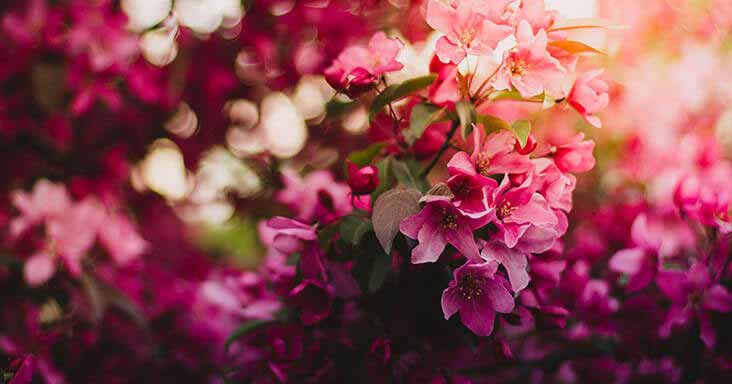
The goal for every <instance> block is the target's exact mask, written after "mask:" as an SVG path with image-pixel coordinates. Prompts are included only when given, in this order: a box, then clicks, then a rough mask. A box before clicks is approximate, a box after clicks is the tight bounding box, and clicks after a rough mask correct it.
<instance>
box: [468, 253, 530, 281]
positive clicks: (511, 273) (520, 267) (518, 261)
mask: <svg viewBox="0 0 732 384" xmlns="http://www.w3.org/2000/svg"><path fill="white" fill-rule="evenodd" d="M480 256H481V257H482V258H483V259H484V260H491V259H495V260H497V261H498V262H499V263H500V264H501V265H503V267H504V268H506V272H508V280H509V282H511V289H513V291H514V292H518V291H520V290H522V289H524V288H526V286H527V285H529V280H530V278H529V273H528V272H527V271H526V267H527V266H528V261H527V259H526V255H525V254H524V253H522V252H519V251H516V250H515V249H511V248H508V247H506V246H505V245H503V244H501V243H489V244H486V246H485V247H483V250H482V251H481V252H480Z"/></svg>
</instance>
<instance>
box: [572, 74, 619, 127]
mask: <svg viewBox="0 0 732 384" xmlns="http://www.w3.org/2000/svg"><path fill="white" fill-rule="evenodd" d="M601 74H602V70H597V71H591V72H587V73H583V74H582V75H580V76H579V77H578V78H577V80H576V81H575V82H574V85H573V86H572V90H571V91H569V95H568V96H567V102H568V103H569V105H571V106H572V107H573V108H574V109H576V110H577V112H579V113H580V115H582V118H584V119H585V120H586V121H587V122H588V123H590V124H592V125H594V126H595V127H597V128H600V127H602V122H601V121H600V118H599V117H597V116H595V114H596V113H598V112H600V111H602V110H603V109H605V107H607V105H608V103H609V102H610V96H609V95H608V90H609V87H608V85H607V83H606V82H605V81H604V80H602V79H600V78H598V77H599V76H600V75H601Z"/></svg>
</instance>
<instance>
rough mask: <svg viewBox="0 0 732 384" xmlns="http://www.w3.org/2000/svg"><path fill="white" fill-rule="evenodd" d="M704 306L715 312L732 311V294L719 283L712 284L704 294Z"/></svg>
mask: <svg viewBox="0 0 732 384" xmlns="http://www.w3.org/2000/svg"><path fill="white" fill-rule="evenodd" d="M702 305H703V306H704V308H706V309H709V310H712V311H717V312H732V294H730V293H729V291H727V289H726V288H725V287H723V286H721V285H719V284H715V285H713V286H712V287H711V288H709V289H708V290H707V292H706V294H705V295H704V301H703V303H702Z"/></svg>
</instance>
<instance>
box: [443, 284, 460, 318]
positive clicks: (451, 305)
mask: <svg viewBox="0 0 732 384" xmlns="http://www.w3.org/2000/svg"><path fill="white" fill-rule="evenodd" d="M441 303H442V313H443V314H444V315H445V320H447V319H449V318H450V317H452V315H454V314H455V312H457V311H458V310H459V309H460V306H461V305H462V298H461V296H460V292H459V291H458V289H457V288H455V287H447V288H445V290H444V291H442V300H441Z"/></svg>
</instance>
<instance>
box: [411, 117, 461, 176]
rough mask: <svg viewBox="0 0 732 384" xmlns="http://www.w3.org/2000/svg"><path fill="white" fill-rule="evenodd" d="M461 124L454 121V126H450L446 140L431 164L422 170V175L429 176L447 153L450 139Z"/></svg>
mask: <svg viewBox="0 0 732 384" xmlns="http://www.w3.org/2000/svg"><path fill="white" fill-rule="evenodd" d="M459 125H460V124H459V123H458V122H457V121H453V122H452V126H450V131H449V132H447V136H446V137H445V141H444V142H443V143H442V146H441V147H440V149H439V150H438V151H437V154H436V155H435V157H433V158H432V161H430V163H429V164H427V166H426V167H425V168H424V169H423V170H422V172H420V173H419V175H420V176H427V174H428V173H430V171H431V170H432V168H434V166H435V164H437V162H438V161H439V160H440V158H441V157H442V155H443V154H444V153H445V151H446V150H447V148H449V147H450V140H452V137H453V136H454V135H455V132H456V131H457V128H458V126H459Z"/></svg>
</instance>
